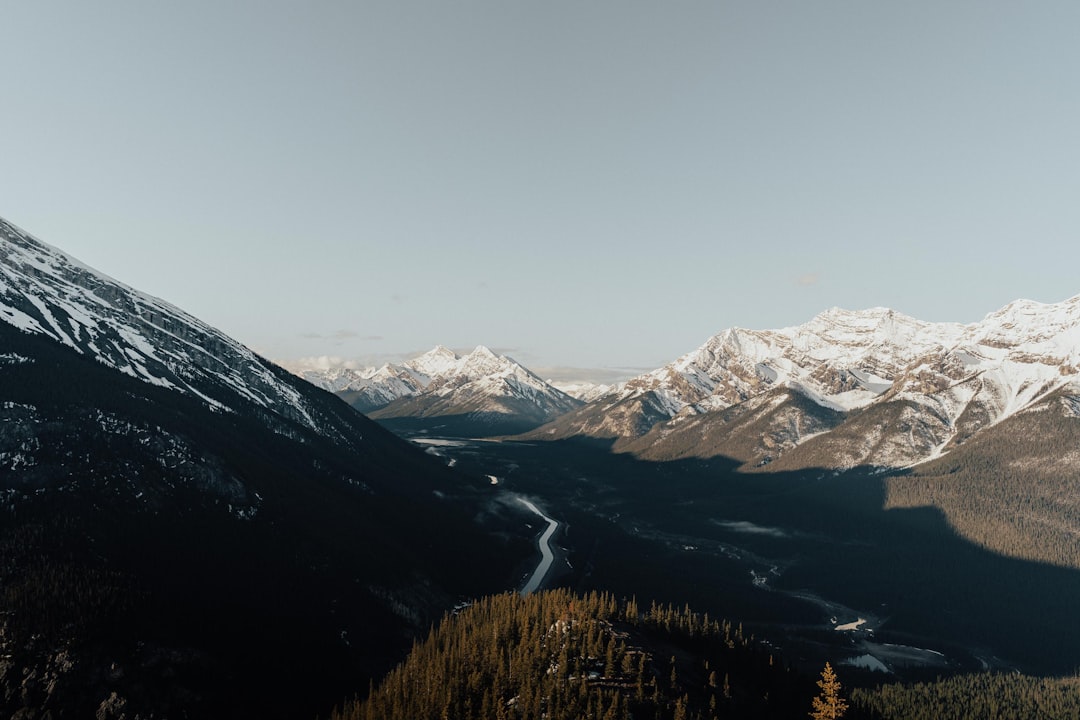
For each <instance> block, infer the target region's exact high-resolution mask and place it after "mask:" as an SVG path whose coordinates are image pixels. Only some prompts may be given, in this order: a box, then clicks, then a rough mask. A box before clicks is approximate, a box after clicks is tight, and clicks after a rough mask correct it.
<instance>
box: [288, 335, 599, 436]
mask: <svg viewBox="0 0 1080 720" xmlns="http://www.w3.org/2000/svg"><path fill="white" fill-rule="evenodd" d="M303 376H304V377H306V378H307V379H308V380H309V381H313V382H315V384H317V385H319V386H320V387H323V388H325V389H328V390H331V391H332V392H335V393H337V394H338V395H339V396H340V397H342V398H343V399H345V400H346V401H347V402H349V403H350V404H351V405H352V406H353V407H355V408H357V409H358V410H361V411H362V412H366V413H368V414H370V416H371V417H373V418H377V419H380V420H382V421H386V422H388V423H389V424H396V425H400V426H403V427H416V428H429V427H434V426H441V427H443V428H444V429H447V423H449V424H451V425H452V426H453V427H452V428H451V429H453V430H454V431H457V432H462V431H467V432H469V433H476V432H479V433H482V434H485V435H491V434H503V433H507V432H520V431H523V430H526V429H530V428H533V427H536V426H537V425H540V424H542V423H544V422H547V421H548V420H551V419H552V418H555V417H558V416H559V415H562V414H564V413H566V412H569V411H570V410H573V409H574V408H576V407H579V406H580V405H581V402H580V401H578V400H576V399H575V398H573V397H571V396H570V395H568V394H566V393H564V392H563V391H561V390H559V389H557V388H555V387H554V386H552V385H551V384H549V383H547V382H545V381H543V380H541V379H540V378H539V377H537V376H536V375H535V374H533V373H532V372H530V371H529V370H527V369H526V368H525V367H523V366H522V365H521V364H520V363H518V362H516V361H515V360H513V359H511V358H508V357H506V356H505V355H497V354H496V353H494V352H492V351H491V350H489V349H488V348H486V347H484V346H482V345H481V346H478V347H477V348H476V349H475V350H473V351H472V352H470V353H467V354H465V355H458V354H457V353H455V352H454V351H452V350H450V349H448V348H446V347H443V346H441V345H437V346H436V347H434V348H433V349H431V350H429V351H428V352H426V353H424V354H423V355H420V356H419V357H415V358H413V359H411V360H408V361H406V362H404V363H402V364H400V365H393V364H388V365H384V366H383V367H381V368H379V369H378V370H375V371H370V372H367V371H350V370H343V369H334V370H330V371H321V373H320V372H317V371H308V372H307V373H305V374H304V375H303ZM346 378H347V379H348V382H347V383H343V382H342V381H343V380H345V379H346Z"/></svg>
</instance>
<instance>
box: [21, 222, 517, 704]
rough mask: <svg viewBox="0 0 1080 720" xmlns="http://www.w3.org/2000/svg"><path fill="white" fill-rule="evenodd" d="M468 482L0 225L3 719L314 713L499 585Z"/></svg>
mask: <svg viewBox="0 0 1080 720" xmlns="http://www.w3.org/2000/svg"><path fill="white" fill-rule="evenodd" d="M472 480H473V482H472V483H470V482H469V478H468V477H467V476H464V475H459V474H457V473H455V472H454V471H452V470H449V469H448V468H447V467H446V465H445V462H443V461H441V460H438V459H436V458H432V457H430V456H429V455H426V454H425V453H423V452H422V451H420V450H419V449H417V448H415V447H414V446H412V445H411V444H409V443H407V442H405V441H403V440H401V439H400V438H398V437H396V436H394V435H393V434H392V433H390V432H389V431H387V430H386V429H384V428H382V427H380V426H379V425H378V424H376V423H374V422H373V421H371V420H369V419H368V418H366V417H364V416H363V415H361V414H360V413H358V412H356V411H354V410H353V409H352V408H350V407H349V406H348V405H346V404H345V403H344V402H342V401H341V400H340V399H338V398H336V397H334V396H333V395H331V394H329V393H327V392H324V391H322V390H319V389H318V388H316V387H314V386H312V385H311V384H309V383H306V382H304V381H302V380H301V379H299V378H297V377H295V376H293V375H291V374H290V373H288V372H286V371H285V370H283V369H282V368H279V367H277V366H276V365H273V364H272V363H270V362H268V361H266V360H264V359H262V358H260V357H258V356H257V355H255V354H254V353H252V352H251V351H250V350H248V349H247V348H245V347H244V346H242V345H241V344H240V343H238V342H236V341H235V340H232V339H231V338H229V337H227V336H225V335H223V334H222V333H220V332H218V331H216V330H214V329H213V328H211V327H209V326H208V325H206V324H205V323H203V322H201V321H200V320H198V319H196V318H194V317H192V316H191V315H188V314H187V313H185V312H183V311H182V310H179V309H177V308H175V307H173V306H172V305H169V304H168V303H165V302H163V301H161V300H158V299H156V298H153V297H150V296H148V295H146V294H144V293H141V292H139V291H137V290H135V289H132V288H130V287H128V286H126V285H123V284H121V283H119V282H116V281H114V280H111V279H110V278H108V277H106V276H104V275H102V274H101V273H98V272H96V271H94V270H91V269H89V268H87V267H85V266H84V265H82V264H81V263H79V262H78V261H77V260H75V259H73V258H71V257H69V256H68V255H66V254H64V253H62V252H61V251H59V250H57V249H55V248H53V247H50V246H48V245H46V244H44V243H41V242H39V241H37V240H35V239H34V238H32V237H30V236H29V235H27V234H26V233H24V232H22V231H21V230H19V229H18V228H15V227H14V226H12V225H10V224H8V223H5V222H3V221H0V550H2V553H0V555H2V557H3V562H0V587H3V588H4V589H5V592H3V593H0V657H2V658H4V659H3V661H2V662H0V717H39V716H41V713H42V712H46V713H48V712H52V713H54V714H55V713H56V712H57V711H60V712H61V713H62V714H70V715H72V716H74V717H94V716H95V713H96V714H97V715H98V716H100V717H105V716H109V717H120V716H121V715H126V716H127V717H136V716H138V717H224V716H229V717H235V716H249V715H258V716H261V717H305V716H307V717H314V716H315V715H316V714H317V713H318V712H320V711H322V709H323V707H324V706H323V704H322V703H323V701H322V700H317V701H315V702H313V700H312V697H316V698H319V697H322V698H331V699H332V698H335V697H344V696H346V695H347V694H349V693H351V692H353V683H354V682H355V677H356V673H357V668H359V667H370V668H376V669H378V668H380V666H382V667H381V669H385V670H388V669H389V665H391V664H392V660H391V659H392V658H395V657H398V656H399V655H400V654H402V653H404V651H405V650H407V648H408V644H407V640H406V638H407V637H408V636H409V633H410V632H411V631H413V630H422V629H426V627H427V626H428V624H429V623H430V622H431V621H432V620H434V619H436V618H437V617H439V616H440V615H441V614H442V613H443V612H444V610H445V609H446V608H447V607H449V606H450V605H452V604H453V602H454V601H455V600H456V598H458V597H459V596H464V597H477V596H479V595H481V594H485V593H489V592H493V591H496V590H501V589H503V588H505V587H507V586H508V585H509V584H510V583H511V582H512V581H513V578H514V577H515V576H516V572H517V570H516V568H515V565H516V564H517V563H519V562H521V561H523V560H524V558H525V556H526V554H527V552H528V549H529V545H528V543H526V542H524V540H523V541H522V543H521V545H520V548H516V547H515V546H508V545H507V544H506V543H505V542H502V541H501V540H500V542H497V543H496V542H492V539H493V538H492V536H491V535H490V534H489V533H488V532H487V531H485V530H484V529H483V528H482V527H480V526H479V525H477V523H476V521H475V518H476V516H477V510H478V507H479V506H480V503H481V502H483V503H484V504H485V505H486V503H487V500H486V499H485V500H480V499H479V498H480V497H481V496H479V495H475V494H472V493H476V492H480V491H481V490H486V488H487V487H488V485H487V481H486V480H484V479H481V478H479V477H475V478H472ZM463 481H464V482H463ZM470 485H471V486H472V487H471V488H470V487H469V486H470ZM416 527H423V528H425V531H426V532H425V533H417V532H416V531H415V528H416ZM432 537H438V538H442V539H443V540H444V541H441V542H438V543H432V542H431V538H432ZM476 568H484V572H483V573H482V574H481V573H476V572H474V570H475V569H476ZM489 568H494V571H491V570H489ZM358 579H360V580H358ZM57 587H62V588H63V592H60V593H57V592H55V588H57ZM298 589H299V590H298ZM41 598H46V599H45V600H44V601H43V600H41ZM282 618H289V623H288V624H289V626H290V627H291V628H292V630H291V631H288V632H284V633H270V634H268V633H267V632H266V628H268V627H274V626H278V625H280V624H281V619H282ZM118 639H119V640H118ZM295 658H303V659H304V660H303V662H302V663H295V662H292V661H291V659H295ZM121 668H122V669H121ZM267 687H276V688H280V690H279V691H275V692H274V693H272V694H270V695H267V694H266V693H265V692H264V691H265V688H267ZM103 700H104V701H107V702H103ZM326 702H329V700H327V701H326ZM114 710H115V712H114Z"/></svg>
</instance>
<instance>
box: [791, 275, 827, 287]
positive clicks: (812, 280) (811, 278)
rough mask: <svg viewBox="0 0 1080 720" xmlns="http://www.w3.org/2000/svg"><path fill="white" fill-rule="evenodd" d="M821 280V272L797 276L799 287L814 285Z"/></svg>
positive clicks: (796, 281)
mask: <svg viewBox="0 0 1080 720" xmlns="http://www.w3.org/2000/svg"><path fill="white" fill-rule="evenodd" d="M820 281H821V273H816V272H812V273H805V274H803V275H800V276H799V277H797V278H795V284H796V285H798V286H799V287H813V286H814V285H817V284H818V283H819V282H820Z"/></svg>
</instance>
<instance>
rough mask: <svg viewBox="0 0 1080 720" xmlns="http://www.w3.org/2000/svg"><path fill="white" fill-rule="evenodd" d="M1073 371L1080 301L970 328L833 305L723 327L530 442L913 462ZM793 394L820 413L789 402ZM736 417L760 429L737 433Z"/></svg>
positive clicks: (1046, 391)
mask: <svg viewBox="0 0 1080 720" xmlns="http://www.w3.org/2000/svg"><path fill="white" fill-rule="evenodd" d="M1078 369H1080V296H1077V297H1074V298H1071V299H1069V300H1066V301H1064V302H1060V303H1050V304H1044V303H1038V302H1033V301H1030V300H1018V301H1016V302H1013V303H1010V304H1009V305H1007V306H1005V307H1004V308H1002V309H1000V310H998V311H996V312H992V313H990V314H988V315H987V316H986V317H985V318H983V319H982V320H980V321H979V322H975V323H970V324H966V325H965V324H961V323H932V322H924V321H921V320H917V319H915V318H912V317H909V316H907V315H904V314H902V313H899V312H896V311H894V310H889V309H887V308H871V309H868V310H861V311H851V310H843V309H840V308H832V309H829V310H826V311H825V312H822V313H820V314H819V315H817V316H815V317H814V318H812V319H811V320H810V321H808V322H807V323H804V324H802V325H797V326H792V327H787V328H781V329H779V330H747V329H744V328H731V329H728V330H724V331H723V332H721V333H719V334H717V335H715V336H713V337H712V338H709V340H707V341H706V342H705V343H704V344H703V345H702V346H701V347H699V348H697V349H696V350H694V351H693V352H690V353H687V354H686V355H683V356H682V357H680V358H678V359H676V360H675V361H673V362H671V363H669V364H668V365H665V366H663V367H661V368H658V369H656V370H653V371H651V372H648V373H645V374H642V375H639V376H637V377H635V378H632V379H630V380H628V381H626V382H624V383H621V384H619V385H616V386H614V387H613V388H612V389H611V390H609V391H608V392H607V393H605V394H602V395H600V396H599V397H598V398H596V399H594V400H593V401H592V402H591V403H589V404H588V405H587V406H585V407H584V408H581V409H580V410H577V411H575V412H572V413H570V414H568V415H567V416H565V417H563V418H560V419H558V420H557V421H555V422H554V423H552V424H551V425H549V426H545V427H544V428H540V429H539V430H537V431H536V432H535V433H534V434H533V435H534V436H535V437H567V436H572V435H576V434H585V435H595V436H598V437H608V438H616V439H619V438H621V439H622V440H621V441H620V442H623V443H624V444H623V447H627V448H628V449H633V450H634V451H635V452H642V453H645V454H648V453H649V452H654V451H655V452H659V451H658V450H654V449H651V447H652V448H655V447H659V446H662V445H663V444H664V443H665V442H666V443H668V446H667V447H668V450H667V451H668V452H670V453H672V454H673V455H674V456H687V455H690V454H693V453H702V454H707V453H709V452H714V453H715V452H731V453H734V452H735V451H734V450H732V448H733V444H732V443H733V442H734V444H735V445H738V446H739V447H740V448H742V450H741V451H740V452H741V454H742V456H744V457H745V458H746V459H747V461H751V460H753V461H755V462H763V463H769V462H772V461H773V460H775V459H776V458H777V457H778V456H779V454H782V453H784V452H788V451H790V450H791V449H793V448H795V447H797V446H800V445H803V444H806V445H808V446H810V445H813V444H816V445H817V446H818V447H819V448H828V449H827V450H826V449H822V450H820V451H819V452H818V453H817V454H816V455H815V456H814V458H813V461H814V462H823V463H830V464H832V463H835V464H837V465H840V466H846V465H849V464H854V463H870V464H882V465H892V466H896V465H909V464H912V463H915V462H921V461H924V460H927V459H931V458H933V457H937V456H939V455H941V454H943V453H946V452H948V451H949V450H950V449H951V448H952V447H954V446H955V445H956V444H957V443H959V442H963V441H964V440H965V439H966V438H968V437H970V436H971V435H972V434H974V433H976V432H978V431H979V430H981V429H984V428H987V427H991V426H993V425H996V424H997V423H999V422H1001V421H1002V420H1004V419H1006V418H1008V417H1011V416H1012V415H1014V414H1016V413H1018V412H1021V411H1023V410H1025V409H1027V408H1030V407H1032V406H1033V404H1035V403H1038V402H1040V401H1042V400H1043V399H1045V398H1047V397H1048V396H1050V395H1051V394H1052V393H1054V392H1055V391H1057V390H1059V389H1061V388H1068V387H1069V386H1070V385H1072V384H1073V383H1074V382H1077V377H1078V375H1077V373H1078ZM1069 392H1072V391H1071V390H1070V391H1069ZM792 393H794V394H795V396H798V397H802V398H806V399H809V400H810V401H812V403H813V404H814V405H816V406H817V407H819V408H820V409H821V412H816V411H811V410H809V409H798V408H796V407H793V406H791V403H790V402H789V400H790V398H792V397H793V395H792ZM759 398H762V399H763V398H771V400H770V402H769V403H762V402H759V401H758V399H759ZM774 411H775V412H774ZM870 411H874V412H870ZM740 413H742V414H743V416H744V418H749V417H751V416H753V417H755V418H757V419H758V420H759V421H760V422H759V423H758V424H756V425H754V426H753V427H751V426H749V425H746V426H745V427H743V428H742V429H739V427H738V424H737V423H733V419H734V418H735V417H737V416H738V415H739V414H740ZM776 413H780V414H776ZM866 413H870V414H866ZM890 422H893V424H894V426H895V428H893V429H890ZM762 423H764V424H762ZM860 423H861V424H860ZM901 427H904V428H908V430H907V431H906V436H903V437H902V435H903V434H902V433H900V432H899V431H898V430H896V428H901ZM721 428H722V429H721ZM845 428H846V429H845ZM841 429H843V430H844V432H845V433H847V434H846V435H845V434H844V433H838V432H835V431H838V430H841ZM687 432H689V433H692V435H687V434H686V433H687ZM725 432H727V433H729V434H728V435H724V433H725ZM738 432H743V433H744V435H743V436H742V437H738V438H735V439H734V440H733V439H732V438H733V437H734V436H733V435H731V434H730V433H738ZM680 433H683V435H682V439H681V440H680V441H679V442H678V443H676V442H675V438H676V437H678V436H679V435H680ZM830 435H832V437H833V439H834V441H835V446H829V445H828V443H829V439H828V438H829V436H830ZM840 437H844V438H846V439H845V441H844V442H845V443H846V445H843V444H842V443H841V442H840V440H839V438H840ZM633 438H641V439H640V441H636V442H634V443H631V444H629V445H627V444H626V443H627V442H629V441H630V440H631V439H633ZM751 443H757V444H758V447H757V449H756V450H754V451H752V452H751V451H750V450H747V449H746V448H747V447H749V444H751ZM676 446H677V449H675V448H676ZM706 446H707V447H706ZM856 446H857V447H856ZM851 448H855V449H851ZM840 455H843V458H841V459H837V458H840ZM736 456H737V455H736Z"/></svg>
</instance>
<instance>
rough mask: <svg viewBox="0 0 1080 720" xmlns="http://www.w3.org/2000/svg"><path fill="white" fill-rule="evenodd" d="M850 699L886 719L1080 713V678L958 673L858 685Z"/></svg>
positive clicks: (1019, 719) (1014, 719)
mask: <svg viewBox="0 0 1080 720" xmlns="http://www.w3.org/2000/svg"><path fill="white" fill-rule="evenodd" d="M852 701H853V702H854V703H855V704H857V705H858V706H859V707H861V708H863V709H865V710H866V711H868V712H875V713H878V715H879V716H880V717H882V718H884V719H885V720H983V719H984V718H995V720H1028V719H1029V718H1054V719H1055V720H1066V719H1067V718H1080V678H1077V677H1073V678H1063V679H1047V678H1037V677H1030V676H1027V675H1016V674H1009V675H1003V674H997V673H994V674H992V673H983V674H980V675H960V676H957V677H953V678H948V679H946V680H938V681H937V682H933V683H918V684H915V685H886V686H884V687H880V688H877V689H875V690H862V689H856V690H854V691H853V692H852Z"/></svg>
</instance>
